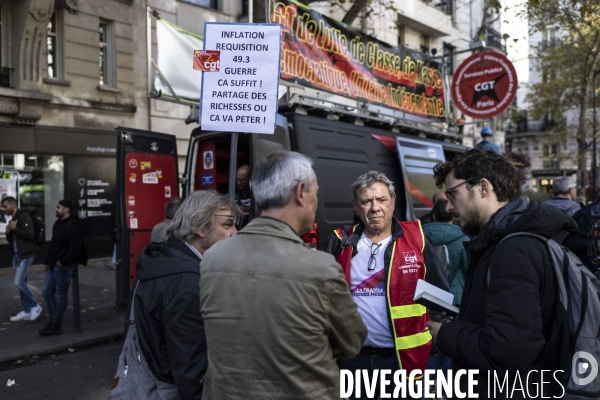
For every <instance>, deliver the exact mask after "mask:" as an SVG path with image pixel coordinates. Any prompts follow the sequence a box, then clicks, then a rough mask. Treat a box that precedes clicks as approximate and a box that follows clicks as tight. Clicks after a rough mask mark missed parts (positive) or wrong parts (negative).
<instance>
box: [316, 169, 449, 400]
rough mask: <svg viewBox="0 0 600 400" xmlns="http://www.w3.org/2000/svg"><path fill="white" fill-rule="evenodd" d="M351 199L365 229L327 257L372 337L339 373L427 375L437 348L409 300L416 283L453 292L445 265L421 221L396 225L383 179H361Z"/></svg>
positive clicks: (375, 175)
mask: <svg viewBox="0 0 600 400" xmlns="http://www.w3.org/2000/svg"><path fill="white" fill-rule="evenodd" d="M352 192H353V198H352V206H353V207H354V211H355V212H356V214H357V215H358V216H359V218H360V222H359V223H358V224H356V225H354V226H345V227H343V228H340V229H337V230H335V231H334V233H333V234H332V235H331V236H330V237H329V239H328V240H327V243H326V245H325V249H324V251H326V252H328V253H330V254H332V255H333V256H334V257H335V258H336V259H337V261H338V262H339V263H340V264H341V266H342V268H343V270H344V275H345V278H346V282H347V285H348V286H349V287H350V291H351V293H352V296H353V298H354V301H355V302H356V304H357V305H358V311H359V312H360V314H361V316H362V317H363V320H364V321H365V324H366V325H367V328H368V331H369V334H368V336H367V339H366V341H365V342H364V344H363V346H362V349H361V350H360V354H358V356H357V357H356V358H354V359H353V360H350V361H342V362H340V363H339V367H340V369H349V370H352V371H355V370H368V371H369V374H370V376H373V371H374V370H375V369H390V370H392V371H396V370H398V369H404V370H406V374H407V375H408V374H410V373H411V371H413V370H417V369H418V370H421V371H423V370H424V369H425V368H426V366H427V360H428V358H429V353H430V348H431V344H432V338H431V335H430V334H429V331H428V330H427V329H426V326H425V323H426V322H427V321H428V320H429V316H428V314H427V310H426V309H425V307H423V306H421V305H419V304H416V303H414V302H413V300H412V299H413V297H414V292H415V287H416V284H417V280H418V279H423V280H425V281H427V282H429V283H431V284H433V285H435V286H437V287H440V288H442V289H444V290H449V288H448V282H447V279H446V276H445V273H444V270H443V267H442V262H441V260H440V259H439V257H438V255H437V252H436V249H435V246H434V245H433V244H432V242H431V241H430V240H429V238H427V236H426V235H424V233H423V230H422V228H421V224H420V222H419V221H410V222H398V220H397V219H396V218H394V215H393V214H394V209H395V204H396V193H395V188H394V184H393V183H392V182H391V181H390V180H389V179H388V177H387V176H385V174H383V173H381V172H377V171H369V172H367V173H365V174H363V175H361V176H359V177H358V179H356V181H355V182H354V184H353V185H352ZM363 382H364V381H363ZM355 393H356V392H355ZM365 393H366V392H365V390H364V384H363V390H361V394H363V396H366V394H365ZM376 393H379V389H377V390H376ZM354 398H360V397H359V396H356V397H354Z"/></svg>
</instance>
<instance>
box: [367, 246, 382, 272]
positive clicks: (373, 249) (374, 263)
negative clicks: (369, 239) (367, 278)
mask: <svg viewBox="0 0 600 400" xmlns="http://www.w3.org/2000/svg"><path fill="white" fill-rule="evenodd" d="M380 247H381V243H371V257H369V262H368V263H367V270H369V271H373V270H374V269H375V267H376V266H377V259H376V258H375V256H376V255H377V253H379V248H380Z"/></svg>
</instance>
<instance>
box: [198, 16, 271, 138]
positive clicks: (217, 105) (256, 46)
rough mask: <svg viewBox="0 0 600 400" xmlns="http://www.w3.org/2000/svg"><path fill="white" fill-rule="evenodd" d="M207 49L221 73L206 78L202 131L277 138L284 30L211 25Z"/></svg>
mask: <svg viewBox="0 0 600 400" xmlns="http://www.w3.org/2000/svg"><path fill="white" fill-rule="evenodd" d="M204 48H205V49H210V50H218V51H220V52H221V58H220V66H219V71H218V72H216V71H215V72H211V73H210V74H206V73H204V74H202V75H203V76H202V93H201V96H200V124H201V126H202V130H203V131H208V130H213V131H225V132H247V133H271V134H272V133H274V132H275V119H276V115H277V102H278V88H279V59H280V53H281V25H279V24H238V23H220V22H207V23H205V24H204Z"/></svg>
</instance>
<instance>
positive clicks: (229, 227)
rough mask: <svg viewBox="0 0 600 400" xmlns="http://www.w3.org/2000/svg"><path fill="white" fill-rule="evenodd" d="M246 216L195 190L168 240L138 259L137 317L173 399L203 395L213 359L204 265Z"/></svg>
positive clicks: (148, 353) (146, 349) (152, 364)
mask: <svg viewBox="0 0 600 400" xmlns="http://www.w3.org/2000/svg"><path fill="white" fill-rule="evenodd" d="M241 216H242V212H241V210H240V208H239V207H238V205H237V204H235V202H234V201H233V200H229V199H227V198H226V197H225V196H223V195H220V194H218V193H216V192H213V191H211V190H200V191H197V192H194V193H192V194H190V195H189V196H188V197H187V198H186V199H185V200H184V201H183V203H181V206H180V208H179V209H178V210H177V212H176V213H175V216H174V217H173V220H172V221H171V224H170V226H169V229H168V231H167V240H166V241H165V242H163V243H150V244H149V245H148V246H146V248H145V249H144V250H143V252H142V254H141V255H140V257H139V259H138V261H137V272H138V280H137V281H136V283H134V285H133V288H136V287H137V289H135V291H134V293H135V301H134V304H135V310H134V314H135V323H136V327H137V332H138V335H139V341H140V345H141V347H142V349H141V350H142V353H143V356H145V358H146V361H147V363H148V367H149V368H150V370H151V371H152V373H153V374H154V376H155V377H156V379H157V380H158V381H159V382H158V383H157V384H158V386H159V389H160V390H163V389H165V390H168V389H167V388H170V390H171V391H172V390H173V387H175V388H176V391H177V395H176V396H174V397H173V398H177V397H179V398H180V399H200V398H201V397H202V384H201V383H200V380H201V379H202V378H203V376H204V374H205V372H206V368H207V365H208V356H207V349H206V339H205V333H204V321H203V320H202V316H201V315H200V293H199V286H198V280H199V275H200V263H201V262H202V259H203V257H204V252H205V251H206V250H208V249H209V248H211V247H212V246H213V245H214V244H215V243H217V242H219V241H221V240H225V239H228V238H230V237H232V236H234V235H235V234H236V233H237V230H236V223H237V222H238V221H239V220H240V218H241ZM127 315H129V312H128V314H127ZM138 364H139V362H138Z"/></svg>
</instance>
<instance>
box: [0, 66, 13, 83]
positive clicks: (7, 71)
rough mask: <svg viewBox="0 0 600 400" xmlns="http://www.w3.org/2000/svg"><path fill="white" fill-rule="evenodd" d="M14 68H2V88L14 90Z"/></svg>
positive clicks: (0, 73)
mask: <svg viewBox="0 0 600 400" xmlns="http://www.w3.org/2000/svg"><path fill="white" fill-rule="evenodd" d="M12 76H13V68H5V67H0V87H5V88H12V87H13V84H12Z"/></svg>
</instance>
